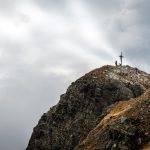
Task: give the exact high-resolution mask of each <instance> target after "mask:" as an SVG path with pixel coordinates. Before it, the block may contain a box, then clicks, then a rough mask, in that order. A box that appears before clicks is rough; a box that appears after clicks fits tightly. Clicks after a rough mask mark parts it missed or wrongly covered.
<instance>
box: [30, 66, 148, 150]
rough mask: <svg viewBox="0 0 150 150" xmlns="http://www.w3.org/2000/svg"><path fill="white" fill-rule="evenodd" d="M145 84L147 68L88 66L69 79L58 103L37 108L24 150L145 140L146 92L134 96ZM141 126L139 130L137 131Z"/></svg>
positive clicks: (125, 146)
mask: <svg viewBox="0 0 150 150" xmlns="http://www.w3.org/2000/svg"><path fill="white" fill-rule="evenodd" d="M149 87H150V76H149V74H147V73H145V72H143V71H140V70H138V69H137V68H132V67H130V66H122V67H120V66H118V67H114V66H104V67H102V68H98V69H96V70H93V71H92V72H90V73H88V74H86V75H85V76H83V77H81V78H80V79H78V80H77V81H75V82H74V83H72V84H71V85H70V86H69V88H68V89H67V92H66V93H65V94H63V95H61V97H60V101H59V103H58V104H57V105H56V106H54V107H52V108H51V109H50V110H49V111H48V112H47V113H45V114H43V116H42V117H41V119H40V120H39V122H38V125H37V126H36V127H35V128H34V130H33V133H32V136H31V139H30V141H29V144H28V147H27V150H73V149H89V150H92V149H93V150H101V149H106V150H107V149H108V150H113V149H115V150H119V149H122V150H130V149H134V148H133V146H132V145H135V146H137V147H135V149H136V150H138V149H140V147H141V146H144V144H145V146H147V145H146V144H148V138H149V131H150V129H149V128H148V125H149V124H148V123H150V122H148V121H149V119H150V118H149V110H150V103H149V100H148V96H147V99H146V98H145V99H144V96H143V97H142V99H143V100H139V99H140V98H139V99H138V98H137V97H139V96H140V95H142V94H143V93H144V92H145V91H146V89H148V88H149ZM148 93H149V92H147V93H146V94H147V95H149V94H148ZM145 97H146V96H145ZM131 98H132V99H131ZM134 98H135V99H134ZM129 106H130V107H129ZM120 107H121V108H120ZM119 108H120V110H119ZM126 108H127V109H126ZM148 108H149V109H148ZM134 110H135V111H134ZM128 111H129V113H128ZM145 111H146V112H145ZM114 112H115V113H114ZM139 112H141V113H139ZM117 113H118V114H117ZM116 114H117V115H116ZM128 114H129V115H128ZM138 116H140V117H138ZM142 118H143V119H142ZM107 122H108V123H107ZM106 126H107V127H106ZM142 127H144V129H145V130H143V131H140V132H138V131H137V130H141V129H142ZM146 127H147V128H146ZM132 138H133V139H134V140H133V141H132V140H131V139H132ZM129 141H131V143H129ZM133 143H134V144H133ZM117 148H118V149H117Z"/></svg>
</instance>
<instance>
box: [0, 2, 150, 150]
mask: <svg viewBox="0 0 150 150" xmlns="http://www.w3.org/2000/svg"><path fill="white" fill-rule="evenodd" d="M149 15H150V1H149V0H13V1H12V0H0V119H1V123H0V149H1V150H24V149H25V147H26V146H27V143H28V141H29V139H30V136H31V133H32V129H33V127H34V126H35V125H36V124H37V122H38V120H39V119H40V117H41V115H42V114H43V113H44V112H46V111H48V109H49V108H50V107H51V106H53V105H54V104H56V103H57V102H58V100H59V96H60V94H62V93H64V92H65V91H66V89H67V87H68V85H69V84H70V83H71V82H73V81H74V80H76V79H77V78H78V77H80V76H82V75H84V74H85V73H87V72H89V71H90V70H91V69H94V68H97V67H100V66H102V65H106V64H112V65H113V64H114V62H115V60H116V59H118V60H119V57H118V56H119V54H120V52H121V51H123V54H124V55H125V59H124V64H128V65H131V66H133V67H135V66H136V67H139V68H141V69H142V70H145V71H147V72H150V69H149V67H148V66H149V65H150V61H149V56H150V51H149V47H150V46H149V45H150V29H149V27H150V19H149Z"/></svg>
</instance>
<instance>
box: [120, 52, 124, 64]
mask: <svg viewBox="0 0 150 150" xmlns="http://www.w3.org/2000/svg"><path fill="white" fill-rule="evenodd" d="M119 57H120V61H121V66H122V59H123V57H124V56H123V55H122V52H121V55H120V56H119Z"/></svg>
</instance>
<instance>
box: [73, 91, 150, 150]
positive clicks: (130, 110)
mask: <svg viewBox="0 0 150 150" xmlns="http://www.w3.org/2000/svg"><path fill="white" fill-rule="evenodd" d="M146 148H147V149H150V89H148V90H147V91H146V92H145V93H144V94H143V95H142V96H140V97H138V98H134V99H130V100H128V101H121V102H118V103H117V104H116V105H115V107H114V108H113V109H112V110H111V112H110V113H109V114H107V115H106V116H105V117H104V118H103V119H102V120H101V122H100V123H99V124H98V125H97V126H96V127H95V128H94V129H93V130H92V131H90V133H89V134H88V136H87V137H86V139H85V140H84V141H83V142H82V143H81V144H80V145H79V146H77V147H76V148H75V149H77V150H85V149H86V150H98V149H102V150H139V149H146Z"/></svg>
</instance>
